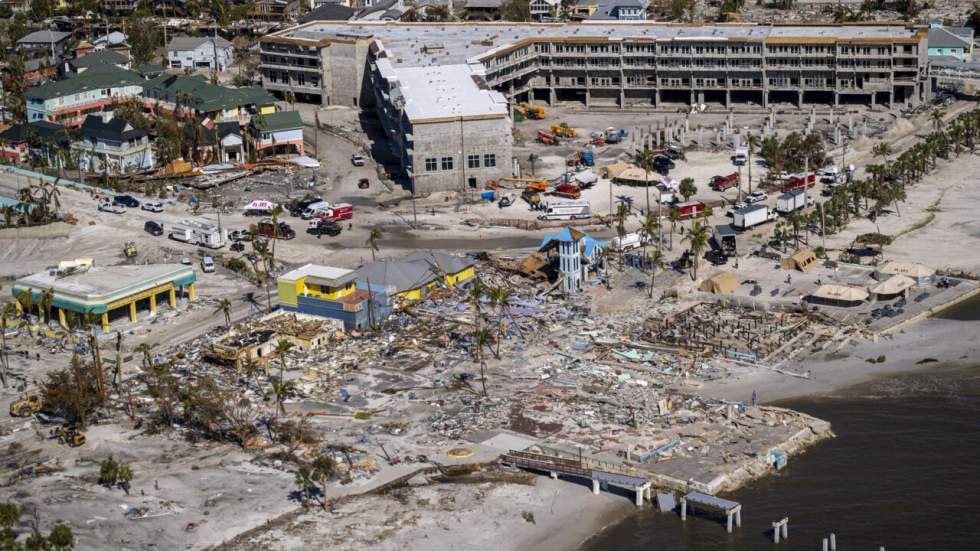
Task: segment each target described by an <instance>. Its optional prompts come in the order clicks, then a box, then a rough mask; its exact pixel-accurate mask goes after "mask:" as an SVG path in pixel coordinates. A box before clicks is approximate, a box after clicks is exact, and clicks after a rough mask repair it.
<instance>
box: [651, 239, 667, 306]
mask: <svg viewBox="0 0 980 551" xmlns="http://www.w3.org/2000/svg"><path fill="white" fill-rule="evenodd" d="M648 262H649V263H650V285H649V291H650V294H649V298H653V286H654V285H656V278H657V269H659V268H663V265H664V253H662V252H660V251H653V254H652V255H650V258H649V260H648Z"/></svg>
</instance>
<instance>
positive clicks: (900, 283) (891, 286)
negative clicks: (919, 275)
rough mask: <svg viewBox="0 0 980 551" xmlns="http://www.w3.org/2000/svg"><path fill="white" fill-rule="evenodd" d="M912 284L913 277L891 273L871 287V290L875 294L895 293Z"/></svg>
mask: <svg viewBox="0 0 980 551" xmlns="http://www.w3.org/2000/svg"><path fill="white" fill-rule="evenodd" d="M914 286H915V280H914V279H912V278H910V277H906V276H903V275H893V276H891V277H890V278H888V279H887V280H886V281H883V282H882V283H879V284H878V286H877V287H875V288H874V289H871V292H872V293H874V294H876V295H886V296H887V295H897V294H899V293H902V292H904V291H905V290H906V289H909V288H911V287H914Z"/></svg>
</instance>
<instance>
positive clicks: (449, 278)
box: [446, 266, 476, 285]
mask: <svg viewBox="0 0 980 551" xmlns="http://www.w3.org/2000/svg"><path fill="white" fill-rule="evenodd" d="M475 275H476V268H475V267H473V266H470V267H469V268H466V269H464V270H461V271H459V272H456V273H455V274H446V285H459V284H460V283H462V282H464V281H466V280H468V279H470V278H472V277H474V276H475Z"/></svg>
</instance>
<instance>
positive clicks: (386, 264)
mask: <svg viewBox="0 0 980 551" xmlns="http://www.w3.org/2000/svg"><path fill="white" fill-rule="evenodd" d="M475 275H476V268H475V264H474V262H473V260H472V259H470V258H466V257H459V256H453V255H448V254H443V253H433V252H418V253H414V254H412V255H409V256H407V257H404V258H397V259H382V260H378V261H377V262H372V263H371V264H368V265H366V266H362V267H361V268H358V269H357V270H348V269H345V268H336V267H331V266H318V265H315V264H307V265H305V266H302V267H300V268H297V269H295V270H293V271H291V272H288V273H286V274H283V275H281V276H279V279H278V280H277V284H278V288H279V304H280V306H281V307H282V308H283V309H284V310H287V311H293V312H299V313H302V314H308V315H314V316H320V317H325V318H332V319H338V320H341V321H343V323H344V329H346V330H351V329H363V328H365V327H368V326H370V325H371V324H375V323H379V322H381V321H383V320H384V319H385V318H386V317H388V315H389V314H391V311H392V310H393V308H394V307H395V305H396V304H397V303H398V302H401V301H418V300H423V299H424V298H425V297H427V296H428V294H429V292H430V291H431V290H432V289H434V288H436V287H439V286H457V285H461V284H464V283H465V282H467V281H469V280H470V279H472V278H473V277H474V276H475Z"/></svg>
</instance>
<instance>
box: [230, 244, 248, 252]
mask: <svg viewBox="0 0 980 551" xmlns="http://www.w3.org/2000/svg"><path fill="white" fill-rule="evenodd" d="M231 250H232V251H234V252H236V253H240V252H242V251H244V250H245V243H242V242H241V241H232V242H231Z"/></svg>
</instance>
